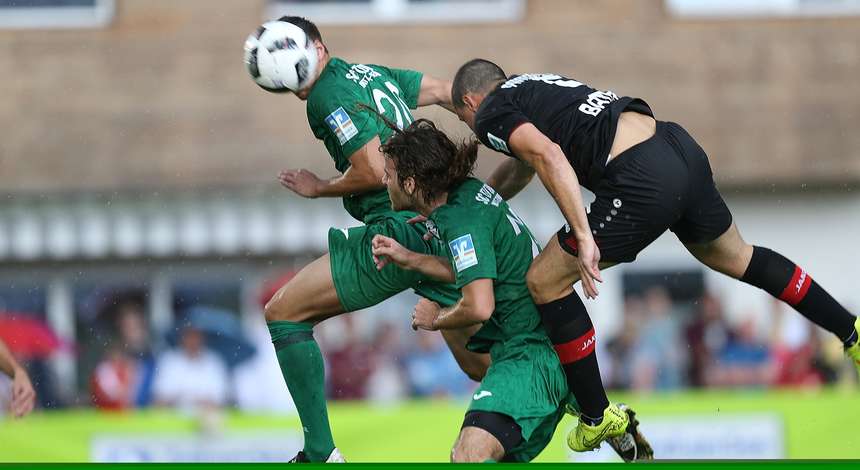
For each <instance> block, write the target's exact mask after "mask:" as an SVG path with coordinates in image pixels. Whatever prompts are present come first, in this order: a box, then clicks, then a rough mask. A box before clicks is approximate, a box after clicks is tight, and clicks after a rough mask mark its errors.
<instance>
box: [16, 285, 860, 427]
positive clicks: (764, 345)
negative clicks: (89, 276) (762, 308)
mask: <svg viewBox="0 0 860 470" xmlns="http://www.w3.org/2000/svg"><path fill="white" fill-rule="evenodd" d="M271 293H273V291H272V292H270V294H271ZM198 300H199V299H198ZM414 300H415V298H414V296H411V295H409V296H406V297H404V298H402V299H400V300H399V301H396V302H394V303H392V304H386V305H384V306H382V307H380V308H378V309H377V310H375V311H371V312H366V313H365V312H360V313H356V314H352V315H344V316H340V317H337V318H333V319H331V320H328V321H326V322H324V323H323V324H321V325H319V326H318V327H317V328H316V330H315V336H316V338H317V341H318V342H319V343H320V347H321V349H322V350H323V353H324V355H325V357H326V367H327V369H326V374H327V381H326V383H327V393H328V397H329V398H330V399H332V400H369V401H371V402H373V403H377V404H381V405H390V404H396V403H398V402H400V401H402V400H404V399H408V398H412V397H433V398H453V399H461V398H463V397H466V396H467V395H468V394H469V393H471V392H472V390H473V389H474V386H475V384H474V382H472V381H470V380H469V379H468V378H467V377H466V376H465V375H464V374H463V373H462V372H461V371H460V369H459V367H458V366H457V364H456V362H455V361H454V359H453V357H452V356H451V354H450V353H449V351H448V349H447V347H446V345H445V342H444V340H443V339H442V337H441V335H440V334H438V333H435V332H432V333H431V332H426V331H419V332H413V331H412V330H411V329H410V328H409V324H408V321H406V319H408V314H409V309H410V308H411V305H413V304H414ZM264 301H265V299H261V301H260V303H261V305H262V304H263V303H264ZM147 302H148V300H147V298H146V296H145V295H140V294H131V295H129V294H128V293H127V292H126V293H120V294H117V295H115V296H114V297H111V298H109V299H108V301H107V302H102V304H101V306H100V307H99V309H98V312H97V313H95V314H93V315H91V318H89V319H87V318H84V319H78V323H79V330H82V331H79V334H78V337H77V338H76V341H74V342H72V341H68V340H62V339H60V338H57V337H56V335H54V334H53V333H52V332H51V331H50V329H49V328H48V327H47V325H46V324H45V323H44V322H41V323H40V322H39V321H38V319H37V318H33V317H31V316H27V315H26V314H20V313H11V312H7V313H0V320H2V321H0V339H3V340H4V341H5V342H6V343H7V344H9V345H10V349H11V350H12V352H13V354H16V355H17V356H18V357H19V360H20V361H21V362H22V364H24V365H25V367H26V368H27V370H28V371H29V372H30V374H31V376H32V379H33V385H34V388H35V389H36V392H37V395H38V399H39V404H40V406H42V407H54V408H56V407H63V406H90V405H91V406H95V407H97V408H101V409H105V410H124V409H133V408H143V407H154V406H155V407H173V408H177V409H180V410H195V409H220V408H224V407H236V408H238V409H241V410H244V411H249V412H267V413H270V412H280V413H291V412H293V411H294V405H293V403H292V400H291V399H290V396H289V394H288V393H287V391H286V387H285V386H284V382H283V380H282V378H281V375H280V370H279V367H278V364H277V360H276V358H275V354H274V350H273V348H272V346H271V342H270V338H269V334H268V330H267V328H266V325H265V322H264V320H263V317H262V314H256V315H246V316H249V317H251V318H241V315H239V314H238V313H235V312H233V311H230V310H229V309H226V308H224V306H223V305H206V304H205V302H204V303H201V302H196V303H186V304H183V303H181V302H179V303H177V313H176V316H175V324H174V326H173V328H172V329H170V330H169V331H168V332H167V333H166V334H155V333H154V332H153V331H152V328H151V326H150V325H151V322H150V320H149V318H148V314H147V312H148V310H147ZM257 313H259V312H257ZM762 313H763V312H749V314H748V315H740V316H738V315H735V316H733V317H732V318H731V319H730V318H729V317H728V316H727V315H726V312H725V310H724V307H723V304H722V302H721V301H720V298H719V297H718V296H715V295H713V294H711V293H705V294H704V295H702V296H701V297H698V298H695V299H693V300H689V299H687V300H684V301H675V300H673V299H672V297H671V295H670V292H669V290H667V289H665V288H663V287H660V286H656V287H650V288H648V289H644V290H642V291H641V292H638V293H635V294H628V295H627V296H626V298H625V301H624V312H623V323H622V325H621V327H620V328H618V329H617V332H616V333H615V334H613V335H611V336H609V337H604V338H602V339H601V341H599V343H598V348H599V349H598V355H599V359H600V364H601V372H602V373H603V375H604V383H605V385H606V386H607V388H611V389H620V390H637V391H648V390H659V391H665V390H674V389H679V388H690V387H708V388H713V387H771V386H780V387H782V386H790V387H818V386H821V385H824V384H828V383H832V382H834V381H836V380H839V378H840V376H845V377H849V376H850V374H846V373H845V372H850V371H848V370H847V369H845V363H844V361H843V357H842V351H841V348H840V346H839V345H838V344H836V343H835V342H832V341H831V339H830V338H829V337H828V336H827V335H825V334H824V333H822V332H820V331H819V330H818V329H816V328H814V327H812V326H811V324H810V323H808V322H807V321H806V320H805V319H803V318H802V317H800V316H799V315H798V314H796V313H795V312H793V311H791V310H790V309H788V308H787V307H785V306H784V305H783V304H782V303H780V302H778V301H774V302H773V303H772V304H770V311H769V312H764V314H762ZM25 324H26V325H27V326H26V328H25V327H24V326H22V325H25ZM40 325H41V326H40ZM16 335H17V336H16ZM25 336H26V337H25ZM30 336H32V337H30ZM63 349H65V350H66V352H71V353H72V354H71V355H72V356H73V357H75V361H76V365H77V367H76V369H77V384H78V386H77V391H76V392H74V393H72V394H71V395H70V394H69V393H62V391H60V390H58V386H57V380H56V377H53V375H52V373H51V370H52V368H51V367H50V364H51V360H52V355H53V354H55V353H56V352H57V351H59V350H63ZM0 380H2V379H0ZM5 388H8V385H6V387H5ZM3 389H4V384H2V383H0V402H2V401H3V400H4V394H3V392H2V390H3ZM6 395H8V393H7V394H6ZM5 399H6V400H7V401H8V396H7V397H6V398H5ZM0 404H2V403H0Z"/></svg>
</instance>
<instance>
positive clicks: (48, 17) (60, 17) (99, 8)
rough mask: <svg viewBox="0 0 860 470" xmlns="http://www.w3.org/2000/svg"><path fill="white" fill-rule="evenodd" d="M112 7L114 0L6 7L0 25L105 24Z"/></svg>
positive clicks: (34, 26) (14, 27)
mask: <svg viewBox="0 0 860 470" xmlns="http://www.w3.org/2000/svg"><path fill="white" fill-rule="evenodd" d="M115 11H116V5H115V0H95V5H93V6H91V7H86V6H84V7H63V6H56V7H51V6H48V7H31V8H25V7H5V8H0V29H31V28H52V29H55V28H98V27H103V26H106V25H108V24H109V23H110V22H111V20H112V19H113V16H114V12H115Z"/></svg>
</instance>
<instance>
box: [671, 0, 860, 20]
mask: <svg viewBox="0 0 860 470" xmlns="http://www.w3.org/2000/svg"><path fill="white" fill-rule="evenodd" d="M665 3H666V8H667V9H668V10H669V12H670V13H671V14H673V15H675V16H678V17H682V18H703V19H729V18H773V17H776V18H785V17H788V18H795V17H836V16H857V15H860V0H665Z"/></svg>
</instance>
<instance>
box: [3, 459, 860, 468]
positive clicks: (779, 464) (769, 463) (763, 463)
mask: <svg viewBox="0 0 860 470" xmlns="http://www.w3.org/2000/svg"><path fill="white" fill-rule="evenodd" d="M284 465H285V464H282V463H259V464H257V463H188V464H182V463H146V464H138V463H104V464H98V463H14V464H7V463H0V470H18V469H22V470H23V469H32V468H36V469H41V470H50V469H58V470H59V469H62V470H83V469H97V470H111V469H118V470H119V469H121V470H137V469H143V468H158V469H161V470H196V469H204V468H205V469H210V468H214V469H221V470H252V469H253V470H258V469H261V468H283V466H284ZM312 465H318V464H312ZM347 465H348V466H349V467H350V468H363V469H376V468H383V469H387V470H398V469H408V470H414V469H415V468H416V467H418V468H421V469H432V468H445V467H447V466H448V465H449V464H444V463H418V464H415V463H409V464H407V463H378V464H376V463H355V464H347ZM508 465H512V464H505V466H508ZM513 465H516V464H513ZM524 465H525V464H524ZM528 465H532V466H535V465H536V466H538V467H540V468H543V469H554V468H558V469H565V470H573V469H583V470H594V469H614V468H623V467H626V466H627V465H638V466H644V467H646V468H647V469H649V470H657V469H671V470H681V469H686V468H693V469H706V470H744V469H755V470H777V469H780V470H782V469H785V468H804V469H805V468H822V467H826V468H830V469H852V470H856V469H858V468H860V460H719V461H717V460H687V461H665V462H660V461H655V462H638V463H634V464H624V463H536V464H528ZM628 468H629V467H628Z"/></svg>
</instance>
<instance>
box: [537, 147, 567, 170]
mask: <svg viewBox="0 0 860 470" xmlns="http://www.w3.org/2000/svg"><path fill="white" fill-rule="evenodd" d="M533 160H534V166H535V167H536V168H539V167H543V168H554V167H555V166H557V165H560V164H563V163H566V162H567V158H565V156H564V152H563V151H562V150H561V147H559V145H558V144H557V143H555V142H552V141H549V142H546V143H544V144H542V145H540V146H538V147H537V148H536V149H535V155H534V157H533Z"/></svg>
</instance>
